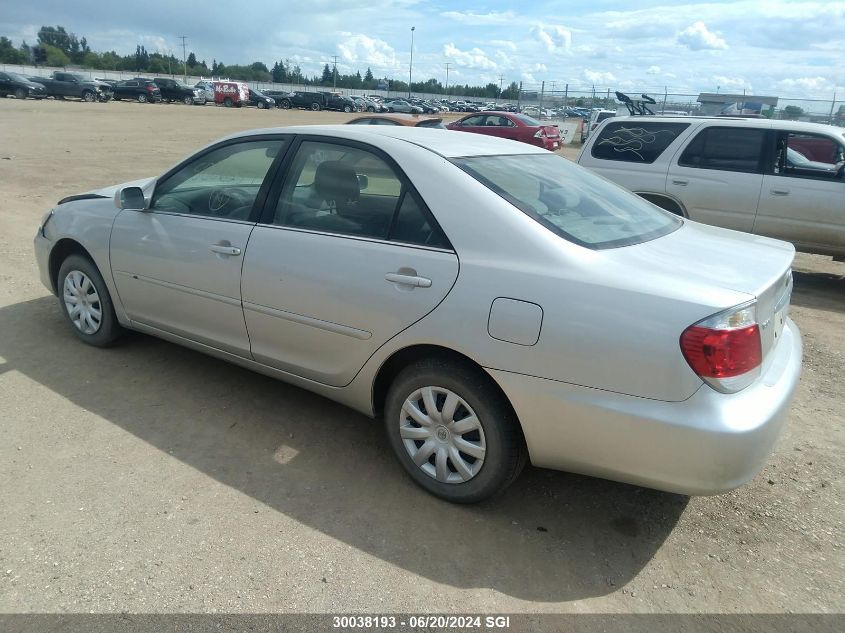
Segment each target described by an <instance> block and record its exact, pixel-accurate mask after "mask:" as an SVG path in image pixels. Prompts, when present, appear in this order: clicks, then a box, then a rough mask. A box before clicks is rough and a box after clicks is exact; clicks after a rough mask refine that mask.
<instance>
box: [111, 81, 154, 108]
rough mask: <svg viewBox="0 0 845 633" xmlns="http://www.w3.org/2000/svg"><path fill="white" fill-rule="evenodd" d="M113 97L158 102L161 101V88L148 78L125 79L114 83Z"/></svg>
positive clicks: (140, 101)
mask: <svg viewBox="0 0 845 633" xmlns="http://www.w3.org/2000/svg"><path fill="white" fill-rule="evenodd" d="M114 98H115V100H119V99H130V100H132V101H137V102H139V103H158V102H159V101H161V89H160V88H159V87H158V86H156V85H155V82H153V81H151V80H149V79H142V78H136V79H127V80H126V81H118V82H117V83H116V84H115V85H114Z"/></svg>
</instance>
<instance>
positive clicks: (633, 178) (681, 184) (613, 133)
mask: <svg viewBox="0 0 845 633" xmlns="http://www.w3.org/2000/svg"><path fill="white" fill-rule="evenodd" d="M578 163H579V164H581V165H583V166H584V167H588V168H590V169H591V170H593V171H595V172H597V173H599V174H601V175H602V176H604V177H605V178H608V179H610V180H612V181H614V182H616V183H617V184H619V185H622V186H623V187H626V188H628V189H630V190H631V191H633V192H635V193H637V194H639V195H640V196H642V197H643V198H645V199H647V200H649V201H651V202H653V203H654V204H656V205H658V206H660V207H663V208H664V209H667V210H669V211H672V212H673V213H677V214H678V215H683V216H684V217H688V218H691V219H693V220H697V221H699V222H704V223H706V224H713V225H716V226H722V227H726V228H729V229H736V230H738V231H745V232H748V233H755V234H758V235H765V236H768V237H775V238H779V239H782V240H787V241H790V242H792V243H793V244H795V246H796V248H798V249H799V250H803V251H807V252H811V253H819V254H822V255H832V256H833V257H834V258H836V259H840V260H843V259H845V179H843V173H845V133H843V130H842V129H841V128H837V127H833V126H830V125H821V124H816V123H799V122H795V121H771V120H768V119H742V118H726V117H687V116H684V117H662V116H655V117H616V118H613V119H610V120H607V121H605V122H603V123H602V124H601V125H600V126H599V127H598V128H597V129H596V130H595V131H594V132H593V134H591V135H590V138H589V140H588V142H587V144H586V145H584V147H583V148H582V150H581V153H580V155H579V156H578Z"/></svg>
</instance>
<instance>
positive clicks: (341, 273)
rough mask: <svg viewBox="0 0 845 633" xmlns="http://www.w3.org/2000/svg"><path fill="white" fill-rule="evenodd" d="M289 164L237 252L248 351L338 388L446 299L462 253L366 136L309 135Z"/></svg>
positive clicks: (293, 371)
mask: <svg viewBox="0 0 845 633" xmlns="http://www.w3.org/2000/svg"><path fill="white" fill-rule="evenodd" d="M285 171H286V174H287V175H286V177H285V181H284V185H283V186H280V187H279V188H280V192H279V194H278V202H277V203H276V204H273V205H268V208H267V210H266V211H265V213H266V215H265V217H264V218H262V222H261V223H259V225H258V226H257V227H256V228H255V230H254V231H253V232H252V235H251V236H250V240H249V247H248V248H247V252H246V258H245V260H244V268H243V284H242V291H243V305H244V318H245V319H246V324H247V329H248V331H249V338H250V341H251V343H252V355H253V357H254V358H255V360H257V361H259V362H261V363H265V364H267V365H270V366H272V367H275V368H278V369H282V370H284V371H287V372H290V373H292V374H295V375H298V376H302V377H305V378H308V379H311V380H314V381H317V382H320V383H323V384H328V385H332V386H336V387H339V386H343V385H346V384H348V383H349V382H350V381H351V380H352V379H353V377H354V376H355V374H356V373H357V372H358V371H359V370H360V369H361V367H362V366H363V365H364V363H365V362H366V361H367V359H368V358H369V357H370V356H371V355H372V354H373V353H374V352H375V351H376V350H377V349H378V348H379V347H380V346H381V345H383V344H384V343H385V342H386V341H388V340H389V339H390V338H392V337H393V336H395V335H396V334H398V333H399V332H400V331H402V330H403V329H405V328H407V327H409V326H410V325H412V324H413V323H415V322H416V321H418V320H419V319H421V318H423V317H424V316H425V315H426V314H428V313H429V312H431V311H432V310H433V309H434V308H435V307H436V306H437V305H438V304H439V303H440V302H441V301H442V300H443V299H444V298H445V297H446V295H447V294H448V293H449V291H450V290H451V288H452V286H453V285H454V282H455V280H456V279H457V275H458V258H457V256H456V255H455V253H454V251H453V250H452V248H451V247H450V245H449V242H448V241H447V239H446V237H445V236H444V235H443V234H442V232H441V230H440V228H439V227H438V226H437V223H436V221H435V220H434V219H433V217H432V216H431V214H430V212H429V211H428V209H426V207H425V205H424V203H423V201H422V200H421V199H420V197H419V195H418V194H417V192H416V191H415V189H414V188H413V185H412V184H411V182H410V181H409V180H408V179H407V177H406V176H405V175H404V174H403V173H402V172H401V171H400V170H399V168H398V167H397V166H396V165H395V164H394V163H393V161H392V160H391V159H390V158H389V157H387V156H386V155H385V154H383V153H381V152H380V151H378V150H376V149H374V148H372V147H371V146H368V145H365V144H361V143H353V142H350V141H343V142H341V141H335V140H326V139H325V137H316V138H314V137H312V138H308V137H305V138H304V139H303V140H302V141H301V143H300V144H299V145H298V147H297V148H296V151H295V153H293V152H292V156H291V158H290V161H289V165H288V166H287V167H286V169H285ZM274 196H275V193H274V194H271V198H270V199H271V200H272V199H273V198H274Z"/></svg>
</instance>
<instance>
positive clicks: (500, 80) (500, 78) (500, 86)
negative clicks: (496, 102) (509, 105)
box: [499, 75, 505, 99]
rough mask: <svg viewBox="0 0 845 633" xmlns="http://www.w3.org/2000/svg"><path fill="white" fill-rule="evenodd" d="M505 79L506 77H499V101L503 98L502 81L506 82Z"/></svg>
mask: <svg viewBox="0 0 845 633" xmlns="http://www.w3.org/2000/svg"><path fill="white" fill-rule="evenodd" d="M504 79H505V76H504V75H499V99H501V98H502V81H504Z"/></svg>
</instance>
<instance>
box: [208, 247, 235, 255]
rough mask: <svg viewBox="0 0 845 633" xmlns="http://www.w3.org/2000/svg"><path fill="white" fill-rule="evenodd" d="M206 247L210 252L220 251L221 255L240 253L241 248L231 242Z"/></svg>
mask: <svg viewBox="0 0 845 633" xmlns="http://www.w3.org/2000/svg"><path fill="white" fill-rule="evenodd" d="M208 248H209V249H210V250H211V252H212V253H220V254H221V255H228V256H230V257H234V256H236V255H240V254H241V249H239V248H238V247H237V246H232V245H231V244H211V245H210V246H209V247H208Z"/></svg>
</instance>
